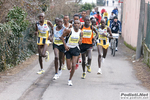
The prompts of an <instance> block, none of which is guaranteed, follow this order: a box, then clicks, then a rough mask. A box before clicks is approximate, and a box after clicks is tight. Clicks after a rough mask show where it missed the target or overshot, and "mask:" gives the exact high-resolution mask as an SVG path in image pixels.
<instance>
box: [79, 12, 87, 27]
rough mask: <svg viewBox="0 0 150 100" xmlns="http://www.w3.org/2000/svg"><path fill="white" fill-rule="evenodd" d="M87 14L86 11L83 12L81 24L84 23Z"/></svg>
mask: <svg viewBox="0 0 150 100" xmlns="http://www.w3.org/2000/svg"><path fill="white" fill-rule="evenodd" d="M86 14H87V12H86V11H82V14H81V16H82V18H80V22H81V25H83V24H84V18H85V16H86Z"/></svg>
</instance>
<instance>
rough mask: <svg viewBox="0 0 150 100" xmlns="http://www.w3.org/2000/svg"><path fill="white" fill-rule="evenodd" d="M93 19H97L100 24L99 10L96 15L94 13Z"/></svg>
mask: <svg viewBox="0 0 150 100" xmlns="http://www.w3.org/2000/svg"><path fill="white" fill-rule="evenodd" d="M94 17H95V19H96V20H97V22H98V24H100V22H101V19H102V17H101V16H100V14H99V11H98V12H97V14H96V15H94Z"/></svg>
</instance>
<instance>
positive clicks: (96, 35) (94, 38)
mask: <svg viewBox="0 0 150 100" xmlns="http://www.w3.org/2000/svg"><path fill="white" fill-rule="evenodd" d="M93 31H94V32H95V33H96V36H95V37H94V40H96V39H97V38H98V32H97V30H96V29H95V27H93Z"/></svg>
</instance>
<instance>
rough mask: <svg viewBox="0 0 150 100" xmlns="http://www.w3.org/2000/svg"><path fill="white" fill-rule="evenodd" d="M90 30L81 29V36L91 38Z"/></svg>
mask: <svg viewBox="0 0 150 100" xmlns="http://www.w3.org/2000/svg"><path fill="white" fill-rule="evenodd" d="M91 36H92V30H83V38H91Z"/></svg>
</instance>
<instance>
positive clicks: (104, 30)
mask: <svg viewBox="0 0 150 100" xmlns="http://www.w3.org/2000/svg"><path fill="white" fill-rule="evenodd" d="M105 23H106V22H105V20H104V19H102V20H101V25H100V26H98V33H99V37H98V39H99V41H98V43H97V49H98V67H99V69H98V73H97V74H102V70H101V62H104V60H105V58H106V55H107V50H108V47H109V42H108V38H112V33H111V30H110V28H109V27H108V26H106V24H105ZM108 34H109V35H110V36H109V35H108ZM101 48H102V50H103V57H102V55H101Z"/></svg>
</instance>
